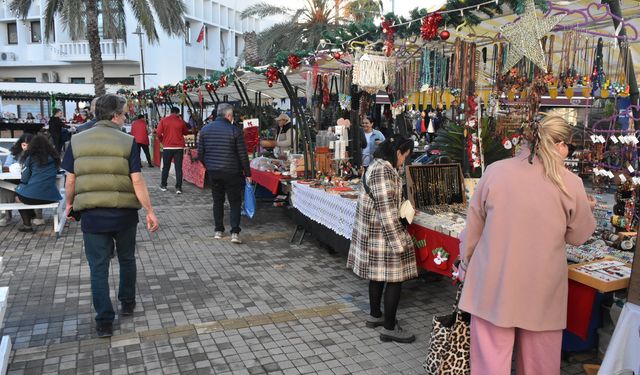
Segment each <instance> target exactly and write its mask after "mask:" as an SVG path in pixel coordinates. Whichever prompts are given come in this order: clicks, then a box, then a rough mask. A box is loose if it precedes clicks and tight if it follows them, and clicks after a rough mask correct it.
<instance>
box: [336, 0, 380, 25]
mask: <svg viewBox="0 0 640 375" xmlns="http://www.w3.org/2000/svg"><path fill="white" fill-rule="evenodd" d="M382 10H383V7H382V0H378V1H372V0H353V1H350V2H348V3H347V4H346V5H345V7H344V13H345V16H347V17H350V18H352V19H353V20H354V21H356V22H362V21H364V20H365V19H367V18H375V17H377V16H379V15H380V14H382Z"/></svg>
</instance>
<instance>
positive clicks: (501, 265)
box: [459, 116, 596, 375]
mask: <svg viewBox="0 0 640 375" xmlns="http://www.w3.org/2000/svg"><path fill="white" fill-rule="evenodd" d="M533 127H534V129H533V139H534V140H533V141H532V147H531V149H532V151H531V152H529V151H524V152H522V153H521V154H520V155H518V156H516V157H514V158H512V159H508V160H502V161H499V162H496V163H494V164H492V165H491V166H490V167H489V168H487V170H486V172H485V174H484V175H483V177H482V179H481V180H480V182H479V184H478V187H477V190H476V191H475V194H474V195H473V198H472V200H471V204H470V206H469V212H468V216H467V225H466V228H465V230H464V232H463V235H462V241H461V244H460V253H461V256H462V268H463V269H466V276H465V284H464V289H463V292H462V297H461V299H460V305H459V306H460V308H461V309H462V310H464V311H467V312H469V313H471V315H472V318H471V374H472V375H476V374H483V375H489V374H490V375H502V374H504V375H508V374H511V358H512V353H513V349H514V346H515V348H516V370H517V374H532V375H535V374H545V375H554V374H560V351H561V344H562V330H563V329H564V328H565V326H566V322H567V288H568V286H567V284H568V281H567V259H566V255H565V245H566V244H567V243H569V244H572V245H580V244H582V243H584V242H585V241H586V240H587V239H588V238H589V237H590V236H591V234H592V233H593V231H594V229H595V225H596V224H595V219H594V217H593V214H592V212H591V209H592V207H593V205H594V201H593V199H592V198H590V197H587V194H586V192H585V190H584V186H583V184H582V180H581V179H580V178H579V177H578V176H576V175H574V174H572V173H571V172H569V171H568V170H567V169H566V168H564V165H563V159H565V158H566V157H567V154H568V147H567V143H568V142H569V138H570V136H571V126H570V125H569V124H567V122H566V121H565V120H564V119H562V118H561V117H558V116H549V117H546V118H545V119H544V120H542V121H541V122H540V123H536V124H534V125H533ZM531 153H533V154H534V155H531Z"/></svg>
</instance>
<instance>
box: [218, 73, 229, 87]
mask: <svg viewBox="0 0 640 375" xmlns="http://www.w3.org/2000/svg"><path fill="white" fill-rule="evenodd" d="M226 86H227V75H226V74H223V75H221V76H220V80H219V81H218V87H226Z"/></svg>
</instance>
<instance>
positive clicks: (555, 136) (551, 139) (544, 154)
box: [532, 114, 571, 195]
mask: <svg viewBox="0 0 640 375" xmlns="http://www.w3.org/2000/svg"><path fill="white" fill-rule="evenodd" d="M533 136H534V139H533V142H532V144H533V150H532V153H535V155H537V156H538V157H539V158H540V160H541V161H542V165H543V166H544V171H545V174H546V175H547V177H548V178H549V179H550V180H551V181H552V182H553V183H554V184H555V185H556V186H558V188H559V189H560V190H561V191H562V192H563V193H565V194H567V195H569V192H568V191H567V188H566V186H565V185H564V179H563V178H562V172H563V170H564V165H563V161H562V156H560V154H559V153H558V151H557V150H556V147H555V145H556V144H557V143H559V142H565V143H568V142H569V138H570V136H571V125H569V124H568V123H567V121H565V119H563V118H562V117H560V116H557V115H554V114H549V115H547V116H546V117H545V118H544V119H543V120H542V121H540V122H539V123H538V124H537V129H534V132H533Z"/></svg>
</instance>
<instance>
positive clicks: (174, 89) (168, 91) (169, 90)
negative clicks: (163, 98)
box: [167, 86, 176, 95]
mask: <svg viewBox="0 0 640 375" xmlns="http://www.w3.org/2000/svg"><path fill="white" fill-rule="evenodd" d="M167 93H168V94H169V95H171V94H175V93H176V88H175V87H173V86H171V87H169V88H168V89H167Z"/></svg>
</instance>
